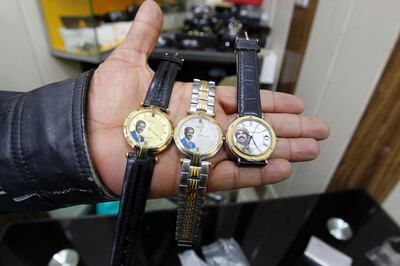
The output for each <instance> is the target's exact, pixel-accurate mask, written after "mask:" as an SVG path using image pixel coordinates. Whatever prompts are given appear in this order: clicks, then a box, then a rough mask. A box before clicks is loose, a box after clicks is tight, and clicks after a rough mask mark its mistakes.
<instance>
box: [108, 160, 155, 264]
mask: <svg viewBox="0 0 400 266" xmlns="http://www.w3.org/2000/svg"><path fill="white" fill-rule="evenodd" d="M127 157H128V158H127V164H126V170H125V177H124V183H123V187H122V196H121V204H120V208H119V213H118V218H117V224H116V230H115V236H114V243H113V248H112V256H111V266H121V265H125V266H129V265H131V264H132V257H133V255H134V251H133V249H134V244H135V241H136V239H137V234H138V231H139V229H140V225H141V222H142V220H143V216H144V209H145V206H146V200H147V194H148V190H149V187H150V184H151V178H152V176H153V170H154V163H155V160H154V158H152V157H149V158H146V159H140V158H137V157H136V154H135V153H128V156H127Z"/></svg>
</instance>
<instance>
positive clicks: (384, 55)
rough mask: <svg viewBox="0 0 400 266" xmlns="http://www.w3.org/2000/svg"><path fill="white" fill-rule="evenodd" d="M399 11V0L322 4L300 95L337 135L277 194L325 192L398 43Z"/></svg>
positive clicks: (324, 0) (296, 168)
mask: <svg viewBox="0 0 400 266" xmlns="http://www.w3.org/2000/svg"><path fill="white" fill-rule="evenodd" d="M398 10H400V1H397V0H384V1H379V2H377V1H373V0H364V1H357V0H346V1H345V0H340V1H329V0H320V1H319V4H318V7H317V12H316V15H315V20H314V22H313V27H312V30H311V35H310V39H309V42H308V46H307V49H306V54H305V58H304V61H303V66H302V69H301V72H300V76H299V81H298V84H297V88H296V94H297V95H299V96H300V97H302V98H303V99H304V102H305V107H306V111H305V114H307V115H311V116H318V117H320V118H322V119H323V120H325V121H327V122H328V123H329V125H330V127H331V136H330V138H329V139H328V140H327V141H324V142H322V143H321V155H320V157H319V158H318V159H317V160H315V161H312V162H309V163H301V164H296V165H294V170H293V173H292V175H291V177H290V178H289V179H288V180H286V181H284V182H282V183H279V184H276V185H274V186H273V189H274V190H275V193H276V195H278V196H293V195H304V194H310V193H320V192H323V191H325V189H326V186H327V185H328V183H329V181H330V179H331V177H332V175H333V173H334V171H335V169H336V167H337V165H338V163H339V161H340V159H341V158H342V156H343V153H344V151H345V150H346V147H347V145H348V143H349V141H350V139H351V137H352V135H353V133H354V131H355V129H356V128H357V125H358V122H359V120H360V118H361V116H362V114H363V112H364V110H365V108H366V106H367V104H368V102H369V99H370V96H371V95H372V93H373V91H374V89H375V87H376V85H377V82H378V81H379V78H380V76H381V74H382V72H383V69H384V67H385V65H386V63H387V60H388V58H389V56H390V54H391V51H392V48H393V47H394V45H395V43H396V40H397V37H398V34H399V31H400V17H399V16H398ZM391 211H392V210H390V209H389V212H391ZM393 211H394V210H393Z"/></svg>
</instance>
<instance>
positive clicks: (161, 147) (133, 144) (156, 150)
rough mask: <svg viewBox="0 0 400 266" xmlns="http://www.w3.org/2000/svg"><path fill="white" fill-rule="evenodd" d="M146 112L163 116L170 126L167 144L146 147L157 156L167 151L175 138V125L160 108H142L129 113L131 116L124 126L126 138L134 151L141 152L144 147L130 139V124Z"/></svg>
mask: <svg viewBox="0 0 400 266" xmlns="http://www.w3.org/2000/svg"><path fill="white" fill-rule="evenodd" d="M144 112H155V113H157V114H158V115H161V116H163V117H165V118H166V120H167V121H168V126H169V132H170V133H169V136H168V139H167V140H166V142H164V143H163V144H161V145H159V146H156V147H151V146H149V147H146V148H147V149H148V151H149V152H151V153H153V154H156V153H159V152H161V151H163V150H165V149H166V148H167V147H168V145H169V144H170V143H171V141H172V136H173V132H174V127H173V125H172V122H171V119H169V117H168V116H167V114H166V113H165V112H163V111H161V110H160V109H159V108H158V107H156V106H151V107H142V108H139V109H137V110H135V111H133V112H131V113H129V115H128V116H127V118H126V119H125V121H124V125H123V133H124V137H125V140H126V142H127V143H128V144H129V146H131V147H132V148H133V149H136V150H138V151H139V150H140V149H141V148H142V146H143V145H141V144H139V143H136V142H135V141H134V140H132V139H131V138H130V136H129V134H130V132H129V123H130V121H131V120H132V119H133V117H135V116H137V115H139V114H141V113H144ZM145 122H146V121H145Z"/></svg>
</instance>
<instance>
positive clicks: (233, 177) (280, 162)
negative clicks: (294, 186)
mask: <svg viewBox="0 0 400 266" xmlns="http://www.w3.org/2000/svg"><path fill="white" fill-rule="evenodd" d="M291 170H292V167H291V165H290V163H289V162H288V161H287V160H284V159H271V160H269V161H268V165H267V166H265V167H261V168H258V167H238V166H237V165H236V163H234V162H231V161H223V162H221V163H219V164H218V165H217V166H216V167H215V168H214V169H213V170H212V172H211V176H210V177H209V179H208V186H207V188H208V190H209V191H216V190H228V189H237V188H245V187H254V186H260V185H266V184H272V183H277V182H279V181H282V180H283V179H285V178H287V177H288V176H289V175H290V173H291Z"/></svg>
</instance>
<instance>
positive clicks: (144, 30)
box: [111, 0, 163, 63]
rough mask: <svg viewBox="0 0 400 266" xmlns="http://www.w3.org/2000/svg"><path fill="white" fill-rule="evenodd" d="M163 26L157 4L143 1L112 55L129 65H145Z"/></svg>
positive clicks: (150, 0) (149, 0) (148, 0)
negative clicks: (138, 63)
mask: <svg viewBox="0 0 400 266" xmlns="http://www.w3.org/2000/svg"><path fill="white" fill-rule="evenodd" d="M162 24H163V14H162V11H161V9H160V7H159V6H158V4H157V3H156V2H154V1H152V0H147V1H144V2H143V4H142V5H141V6H140V8H139V11H138V12H137V14H136V17H135V19H134V21H133V23H132V26H131V28H130V30H129V32H128V34H127V35H126V37H125V40H124V41H123V42H122V44H121V45H120V46H119V47H118V48H117V49H115V51H114V52H113V53H112V55H111V57H112V58H118V59H121V60H124V61H127V62H129V63H137V62H138V61H140V62H141V63H145V62H146V61H147V57H148V56H149V55H150V53H151V51H152V50H153V49H154V47H155V45H156V44H157V40H158V36H159V35H160V32H161V29H162Z"/></svg>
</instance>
